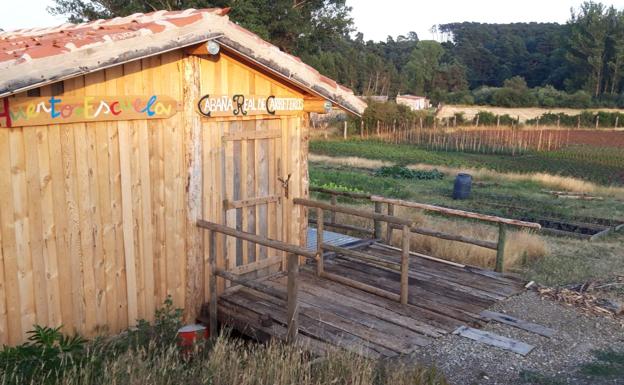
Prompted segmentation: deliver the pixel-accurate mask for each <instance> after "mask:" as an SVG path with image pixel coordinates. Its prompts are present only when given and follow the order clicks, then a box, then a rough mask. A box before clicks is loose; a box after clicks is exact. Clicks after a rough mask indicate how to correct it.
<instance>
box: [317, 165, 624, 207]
mask: <svg viewBox="0 0 624 385" xmlns="http://www.w3.org/2000/svg"><path fill="white" fill-rule="evenodd" d="M309 160H310V161H311V162H320V163H326V164H333V165H340V166H349V167H357V168H366V169H376V168H379V167H382V166H390V165H392V163H391V162H386V161H381V160H374V159H366V158H359V157H355V156H350V157H333V156H326V155H317V154H310V156H309ZM407 167H408V168H411V169H414V170H432V169H434V168H435V169H437V170H439V171H441V172H443V173H446V174H449V175H454V174H457V173H460V172H465V173H468V174H471V175H472V176H473V178H475V179H481V180H506V181H511V182H535V183H538V184H540V185H542V186H543V187H545V188H549V189H556V190H564V191H571V192H579V193H586V194H595V195H599V196H604V197H613V198H618V199H624V188H622V187H614V186H602V185H599V184H596V183H592V182H588V181H584V180H582V179H578V178H572V177H568V176H561V175H553V174H547V173H542V172H535V173H515V172H507V173H502V172H498V171H494V170H490V169H486V168H468V167H459V168H457V167H448V166H441V165H439V166H432V165H429V164H423V163H418V164H411V165H408V166H407Z"/></svg>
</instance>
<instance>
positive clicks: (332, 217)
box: [329, 194, 338, 223]
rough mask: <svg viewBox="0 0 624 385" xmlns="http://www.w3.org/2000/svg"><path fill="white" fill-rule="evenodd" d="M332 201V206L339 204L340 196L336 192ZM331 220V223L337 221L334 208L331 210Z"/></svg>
mask: <svg viewBox="0 0 624 385" xmlns="http://www.w3.org/2000/svg"><path fill="white" fill-rule="evenodd" d="M330 203H331V205H332V206H336V205H337V204H338V196H337V195H335V194H332V196H331V198H330ZM329 221H330V222H331V223H336V212H335V211H333V210H332V211H330V212H329Z"/></svg>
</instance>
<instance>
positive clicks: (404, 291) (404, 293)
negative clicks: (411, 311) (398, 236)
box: [401, 225, 410, 305]
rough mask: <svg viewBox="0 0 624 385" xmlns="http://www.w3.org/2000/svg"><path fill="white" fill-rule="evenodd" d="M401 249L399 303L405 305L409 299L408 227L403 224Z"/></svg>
mask: <svg viewBox="0 0 624 385" xmlns="http://www.w3.org/2000/svg"><path fill="white" fill-rule="evenodd" d="M401 251H402V252H401V304H403V305H407V301H408V299H409V253H410V227H409V226H408V225H403V248H402V250H401Z"/></svg>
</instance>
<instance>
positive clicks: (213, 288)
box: [208, 231, 217, 338]
mask: <svg viewBox="0 0 624 385" xmlns="http://www.w3.org/2000/svg"><path fill="white" fill-rule="evenodd" d="M208 239H209V242H210V244H209V248H210V249H209V254H208V266H209V269H210V271H209V275H208V287H209V290H208V292H209V293H210V300H209V302H208V314H209V322H208V328H209V331H210V338H216V337H217V275H216V270H217V245H216V243H217V233H216V232H215V231H210V235H209V237H208Z"/></svg>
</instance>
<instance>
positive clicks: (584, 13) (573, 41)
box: [567, 1, 612, 97]
mask: <svg viewBox="0 0 624 385" xmlns="http://www.w3.org/2000/svg"><path fill="white" fill-rule="evenodd" d="M611 11H612V9H609V10H607V9H606V7H605V6H604V5H603V4H602V3H594V2H593V1H588V2H585V3H583V4H582V5H581V7H580V10H579V12H578V13H575V12H574V11H572V16H571V18H570V22H569V24H570V26H571V28H570V38H569V39H570V50H569V53H568V56H567V57H568V59H569V60H570V61H571V62H572V63H573V64H574V65H575V66H576V67H577V69H578V70H579V73H581V74H588V75H585V76H583V77H584V78H585V81H584V83H585V87H586V88H587V89H588V90H589V91H591V92H592V93H593V95H594V97H597V96H598V95H600V94H601V92H602V86H603V82H604V71H605V66H606V52H607V50H606V42H607V34H608V24H607V23H606V13H607V12H611Z"/></svg>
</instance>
